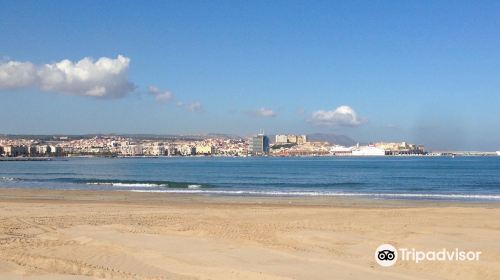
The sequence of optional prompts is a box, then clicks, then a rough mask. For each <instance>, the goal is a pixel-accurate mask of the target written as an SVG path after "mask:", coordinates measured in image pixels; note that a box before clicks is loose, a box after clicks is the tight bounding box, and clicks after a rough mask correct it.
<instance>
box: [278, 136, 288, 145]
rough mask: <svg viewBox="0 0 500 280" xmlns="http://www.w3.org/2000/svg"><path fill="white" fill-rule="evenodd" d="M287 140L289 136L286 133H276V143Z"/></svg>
mask: <svg viewBox="0 0 500 280" xmlns="http://www.w3.org/2000/svg"><path fill="white" fill-rule="evenodd" d="M287 142H288V138H287V136H286V135H284V134H278V135H276V143H278V144H282V143H287Z"/></svg>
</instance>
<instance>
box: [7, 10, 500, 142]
mask: <svg viewBox="0 0 500 280" xmlns="http://www.w3.org/2000/svg"><path fill="white" fill-rule="evenodd" d="M499 14H500V2H498V1H343V2H340V1H338V2H336V1H157V2H155V1H147V2H140V1H63V2H57V1H3V0H0V98H1V102H0V103H1V104H2V107H1V109H0V120H2V125H0V133H33V134H36V133H63V134H78V133H158V134H174V133H186V134H188V133H209V132H218V133H236V134H240V135H250V134H252V133H255V132H257V131H258V130H259V129H265V131H266V132H268V133H282V132H284V133H311V132H334V133H338V134H344V135H348V136H351V137H352V138H354V139H356V140H359V141H362V142H371V141H380V140H394V141H400V140H407V141H411V142H418V143H420V144H425V145H427V146H429V147H431V148H434V149H465V150H499V149H500V125H499V123H500V114H499V112H500V110H499V106H498V105H499V104H500V76H499V73H500V71H499V70H500V17H499V16H498V15H499ZM118 55H122V56H123V57H124V58H127V59H129V62H128V63H123V64H120V65H121V66H120V67H122V68H120V70H123V71H122V72H120V73H119V74H110V73H106V72H102V73H101V72H99V73H101V74H102V75H101V74H99V75H97V74H96V75H97V76H96V77H95V79H93V80H92V81H88V80H85V81H83V80H82V81H79V82H78V83H76V82H74V80H72V79H71V78H68V77H69V76H68V77H66V78H65V79H66V80H64V82H61V81H59V82H54V81H53V80H50V79H49V78H48V76H50V75H49V74H53V72H50V71H49V72H47V71H45V72H43V73H49V74H40V73H41V72H40V71H42V70H43V71H44V69H45V70H46V69H49V68H47V66H44V65H46V64H49V65H56V63H58V62H61V61H62V60H69V61H71V62H72V63H75V64H76V63H77V62H78V61H80V60H82V59H84V58H86V57H88V58H92V59H93V60H91V61H90V63H91V66H89V68H88V69H87V70H88V71H97V70H94V69H100V68H95V67H94V66H93V65H94V64H92V63H95V64H96V65H97V64H98V63H97V61H98V60H99V58H101V57H104V58H106V59H109V60H110V61H114V62H116V61H118ZM13 62H22V63H25V64H22V65H30V67H32V68H33V69H34V70H30V71H31V72H22V73H31V74H30V75H35V76H36V77H34V78H33V79H31V80H29V81H28V82H21V81H18V80H16V79H17V78H19V79H20V77H18V76H19V75H21V74H19V73H21V70H20V68H19V67H18V66H16V65H21V64H13ZM9 63H10V64H9ZM26 63H29V64H26ZM1 65H3V68H2V66H1ZM16 67H17V68H16ZM117 67H118V66H117ZM2 69H3V70H2ZM23 69H24V68H23ZM51 69H52V68H51ZM101 70H102V69H101ZM2 71H4V76H3V77H4V78H3V80H2V76H1V75H2ZM7 71H10V72H7ZM5 73H9V74H8V75H9V76H7V74H5ZM58 73H59V72H58ZM68 79H69V80H68ZM11 81H16V82H15V83H14V82H11ZM23 81H24V80H23ZM2 83H3V86H2ZM92 83H97V85H105V86H104V91H103V92H105V93H104V95H103V97H95V96H89V95H91V94H90V93H89V92H90V89H94V87H93V86H94V85H93V84H92ZM119 83H121V84H120V85H126V84H130V85H133V87H132V88H133V90H131V89H129V90H125V91H122V92H121V91H120V90H119V89H121V88H123V87H118V86H117V87H114V86H115V85H117V84H119ZM150 86H154V87H155V89H156V91H153V92H150V90H149V87H150ZM109 87H113V88H111V89H110V88H109ZM165 91H168V92H169V94H167V95H163V96H164V97H165V98H163V99H161V98H159V97H158V95H160V94H163V93H165ZM157 97H158V98H157Z"/></svg>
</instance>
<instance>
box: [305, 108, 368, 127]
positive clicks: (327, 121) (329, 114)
mask: <svg viewBox="0 0 500 280" xmlns="http://www.w3.org/2000/svg"><path fill="white" fill-rule="evenodd" d="M309 121H310V122H311V123H313V124H315V125H324V126H359V125H361V124H363V123H364V120H362V119H360V118H359V117H358V115H357V114H356V112H355V111H354V110H353V109H352V108H351V107H349V106H345V105H344V106H340V107H337V108H336V109H332V110H330V111H325V110H318V111H315V112H313V113H312V116H311V119H310V120H309Z"/></svg>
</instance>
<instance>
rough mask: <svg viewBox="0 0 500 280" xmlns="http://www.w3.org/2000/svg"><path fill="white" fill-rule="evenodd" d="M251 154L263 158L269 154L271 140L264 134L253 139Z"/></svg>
mask: <svg viewBox="0 0 500 280" xmlns="http://www.w3.org/2000/svg"><path fill="white" fill-rule="evenodd" d="M250 152H251V154H252V155H256V156H261V155H265V154H267V153H269V138H268V137H267V136H266V135H264V134H258V135H257V136H254V137H252V141H251V142H250Z"/></svg>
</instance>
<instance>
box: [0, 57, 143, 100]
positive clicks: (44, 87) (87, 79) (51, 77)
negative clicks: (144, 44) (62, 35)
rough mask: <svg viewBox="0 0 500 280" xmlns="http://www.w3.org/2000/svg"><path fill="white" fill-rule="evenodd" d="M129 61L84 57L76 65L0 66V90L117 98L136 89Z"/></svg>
mask: <svg viewBox="0 0 500 280" xmlns="http://www.w3.org/2000/svg"><path fill="white" fill-rule="evenodd" d="M129 63H130V59H129V58H128V57H125V56H122V55H118V56H117V58H115V59H113V58H107V57H101V58H99V59H98V60H96V61H94V60H93V59H92V58H89V57H85V58H83V59H81V60H79V61H77V62H72V61H70V60H68V59H64V60H61V61H59V62H55V63H50V64H44V65H35V64H33V63H32V62H29V61H28V62H20V61H14V60H10V61H6V62H3V63H0V90H13V89H26V88H31V89H38V90H41V91H45V92H54V93H60V94H66V95H80V96H90V97H95V98H118V97H123V96H125V95H127V94H128V93H130V92H132V91H133V90H134V89H135V87H136V86H135V85H134V84H133V83H132V82H130V81H129V79H128V75H127V72H128V68H129Z"/></svg>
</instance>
